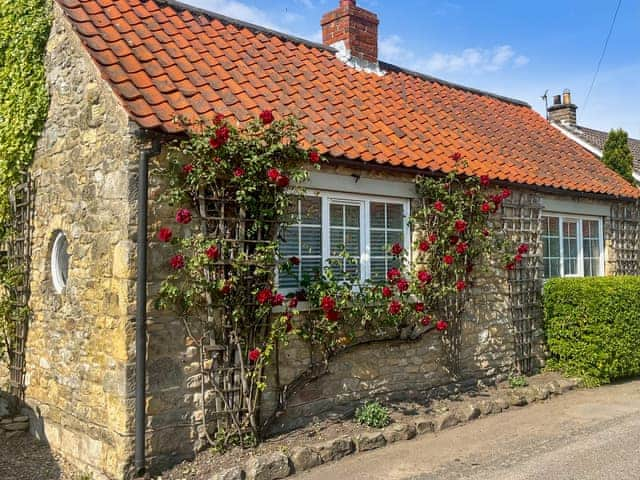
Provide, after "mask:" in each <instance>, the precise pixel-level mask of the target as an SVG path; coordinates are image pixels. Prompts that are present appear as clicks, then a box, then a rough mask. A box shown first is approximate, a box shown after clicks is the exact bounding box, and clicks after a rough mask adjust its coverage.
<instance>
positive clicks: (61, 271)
mask: <svg viewBox="0 0 640 480" xmlns="http://www.w3.org/2000/svg"><path fill="white" fill-rule="evenodd" d="M68 247H69V242H68V241H67V237H66V236H65V234H64V233H62V232H57V233H56V234H55V238H54V240H53V247H52V248H51V279H52V280H53V288H55V290H56V292H57V293H62V291H63V290H64V287H66V286H67V277H68V276H69V253H68V252H67V248H68Z"/></svg>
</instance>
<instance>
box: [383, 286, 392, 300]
mask: <svg viewBox="0 0 640 480" xmlns="http://www.w3.org/2000/svg"><path fill="white" fill-rule="evenodd" d="M382 296H383V297H385V298H389V297H393V290H391V289H390V288H389V287H382Z"/></svg>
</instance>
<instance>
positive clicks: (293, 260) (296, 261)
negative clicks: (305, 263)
mask: <svg viewBox="0 0 640 480" xmlns="http://www.w3.org/2000/svg"><path fill="white" fill-rule="evenodd" d="M289 263H290V264H291V265H300V259H299V258H298V257H291V258H289Z"/></svg>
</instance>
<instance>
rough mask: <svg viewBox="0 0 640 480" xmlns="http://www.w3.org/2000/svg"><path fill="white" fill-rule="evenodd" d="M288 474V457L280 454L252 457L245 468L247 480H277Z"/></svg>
mask: <svg viewBox="0 0 640 480" xmlns="http://www.w3.org/2000/svg"><path fill="white" fill-rule="evenodd" d="M290 473H291V467H290V466H289V457H287V456H286V455H284V454H282V453H270V454H268V455H260V456H258V457H253V458H252V459H251V460H249V461H248V462H247V466H246V474H247V480H277V479H279V478H285V477H288V476H289V474H290Z"/></svg>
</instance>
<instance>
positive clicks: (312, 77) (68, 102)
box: [22, 0, 640, 479]
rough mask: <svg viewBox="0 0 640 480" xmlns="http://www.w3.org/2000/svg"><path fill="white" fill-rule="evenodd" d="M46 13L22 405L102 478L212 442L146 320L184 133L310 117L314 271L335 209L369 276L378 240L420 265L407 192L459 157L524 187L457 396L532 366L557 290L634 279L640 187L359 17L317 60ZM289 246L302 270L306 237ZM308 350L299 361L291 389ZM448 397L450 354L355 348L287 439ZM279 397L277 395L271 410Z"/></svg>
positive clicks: (161, 339) (325, 23)
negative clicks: (320, 158) (314, 423)
mask: <svg viewBox="0 0 640 480" xmlns="http://www.w3.org/2000/svg"><path fill="white" fill-rule="evenodd" d="M53 16H54V20H53V28H52V30H51V35H50V39H49V42H48V46H47V52H46V70H47V81H48V87H49V92H50V96H51V105H50V110H49V115H48V119H47V122H46V126H45V129H44V132H43V134H42V137H41V139H40V141H39V144H38V150H37V154H36V157H35V160H34V163H33V167H32V169H31V176H32V178H33V181H34V183H35V189H34V194H35V195H34V205H33V224H32V226H31V228H32V262H31V272H30V274H31V277H30V278H31V280H30V282H31V297H30V301H29V305H30V307H31V310H32V319H31V322H30V325H29V332H28V338H27V350H26V369H25V371H24V378H23V381H24V382H23V385H22V387H23V389H22V392H23V393H24V398H25V401H26V404H27V405H28V406H29V407H30V408H31V409H32V411H33V418H32V421H31V428H32V430H33V433H34V434H35V435H37V436H38V437H40V438H42V439H44V440H46V441H47V442H49V444H50V445H51V447H52V448H53V449H55V450H57V451H59V452H61V453H62V454H63V455H64V456H65V457H67V458H68V459H69V460H70V461H72V462H74V463H76V464H77V465H79V466H80V467H82V468H85V469H86V468H89V469H91V470H93V471H94V472H95V478H109V479H121V478H125V477H127V476H130V475H132V474H133V472H134V471H135V470H137V469H139V468H141V467H144V466H145V465H146V466H148V467H150V468H154V469H157V468H160V467H162V466H166V465H169V464H171V463H173V462H176V461H178V460H180V459H182V458H187V457H189V456H192V455H193V451H194V445H196V444H197V442H198V440H199V434H198V431H197V428H196V422H197V421H198V411H199V408H198V405H199V402H200V401H201V393H200V388H199V386H200V385H199V379H198V377H197V375H196V372H197V368H196V366H197V356H198V352H197V349H195V348H194V347H193V346H191V345H189V344H188V342H186V337H185V335H184V332H183V331H182V324H181V322H180V321H179V320H178V319H176V318H174V317H172V316H171V314H169V313H168V312H159V311H156V310H155V309H154V307H153V299H154V297H155V295H156V293H157V291H158V287H159V284H160V281H161V280H162V279H163V277H164V275H165V274H166V271H167V270H166V269H167V266H166V257H165V256H164V255H163V252H162V251H161V248H160V246H159V245H158V244H157V242H156V241H155V239H154V238H153V233H154V232H155V231H156V230H157V228H158V227H159V226H160V225H162V224H163V223H164V222H165V221H167V220H168V219H169V218H171V217H172V215H173V212H171V211H168V210H167V209H166V208H165V207H163V206H162V205H160V204H159V203H158V202H157V198H158V195H159V194H160V192H161V191H162V185H161V184H160V183H159V181H158V180H157V179H155V178H154V177H153V176H151V177H150V178H149V176H148V172H147V167H148V166H151V168H153V166H154V165H158V164H161V163H162V162H163V158H164V155H165V153H166V148H165V145H166V143H167V142H168V141H170V140H172V139H175V138H180V136H181V135H183V134H184V132H183V131H182V127H181V126H180V124H179V123H177V122H175V121H174V119H175V118H176V117H177V116H179V115H185V116H188V117H201V118H205V119H211V118H213V116H214V115H215V114H218V113H219V114H222V115H224V116H225V117H226V118H228V119H230V120H232V121H237V122H244V121H246V120H248V119H249V118H252V117H254V116H255V115H256V114H257V113H259V112H260V111H261V110H263V109H267V108H268V109H272V110H273V111H275V112H276V113H277V115H286V114H292V115H295V116H296V117H298V118H299V119H300V121H301V123H302V125H303V126H304V128H305V133H304V135H305V139H306V140H307V142H308V143H309V144H310V145H315V146H317V148H318V149H319V150H320V152H321V153H322V154H324V155H326V156H327V157H328V158H329V159H330V162H329V166H328V167H327V168H325V169H323V171H322V173H313V174H312V176H311V184H310V187H311V188H312V189H314V190H315V191H317V192H318V195H316V196H314V197H313V199H310V200H309V201H310V202H312V203H313V204H314V206H315V207H316V209H315V211H317V212H318V214H317V215H316V216H314V217H313V218H309V219H306V220H305V223H302V222H301V223H299V224H298V225H295V226H294V227H292V228H296V229H298V231H299V232H300V236H301V237H302V236H304V235H306V236H307V237H310V238H314V239H315V242H314V246H313V247H312V249H311V250H308V249H305V252H307V253H305V254H302V255H301V259H302V262H301V266H300V269H301V270H300V271H304V269H305V268H308V267H312V266H314V265H318V264H322V263H323V262H324V261H325V260H326V256H327V251H328V247H327V245H328V242H330V241H331V240H330V237H329V236H328V234H327V232H328V231H329V229H330V228H332V227H333V228H338V227H340V225H333V224H332V220H331V218H329V216H328V215H327V214H326V212H328V211H329V208H331V207H333V208H337V209H348V210H349V212H350V213H351V214H352V215H353V216H354V218H356V219H357V222H356V225H355V226H354V227H353V228H354V229H355V231H357V232H358V235H359V239H360V242H359V243H358V245H359V247H358V248H359V249H360V251H359V252H358V253H359V254H360V257H361V272H362V276H363V278H364V277H367V276H370V275H375V274H376V272H378V271H380V269H381V268H384V264H385V261H386V258H385V254H384V253H382V254H381V255H380V256H375V255H370V250H375V248H376V245H375V240H373V239H374V238H376V235H372V232H374V231H377V232H378V233H379V232H383V233H384V236H385V238H395V239H397V240H398V241H399V242H402V243H404V244H405V245H406V247H407V248H411V241H410V231H409V229H408V226H407V224H406V222H405V221H403V219H406V217H407V216H408V215H409V212H410V210H411V201H412V199H413V198H414V197H415V191H414V186H413V179H414V177H415V176H416V175H418V174H427V175H428V174H437V173H439V172H448V171H450V170H451V169H452V168H453V161H452V160H451V159H450V156H451V155H452V154H453V153H454V152H463V153H464V154H465V156H466V158H467V159H468V160H469V165H468V168H467V172H466V173H469V174H474V175H488V176H489V177H490V178H491V179H492V181H494V182H496V183H497V184H498V185H503V186H508V187H509V188H511V189H512V190H513V191H514V195H513V197H512V198H511V200H510V202H508V203H506V204H505V205H504V210H503V219H504V220H503V221H504V225H505V228H506V229H507V230H508V231H509V232H510V234H511V235H512V236H513V237H514V238H516V239H518V240H519V241H527V242H528V243H529V244H530V245H531V247H532V250H531V258H532V261H531V262H530V267H529V268H527V269H526V270H525V271H523V272H521V275H522V276H521V278H520V281H519V282H518V283H517V284H514V283H510V282H509V281H508V278H507V275H506V274H505V273H504V272H502V273H496V275H495V276H492V277H490V278H485V279H481V280H480V281H479V284H478V285H477V288H476V290H477V291H478V292H477V295H476V297H477V298H476V300H475V301H474V302H473V305H472V308H471V309H470V311H469V314H468V318H466V319H465V322H464V327H463V331H462V346H461V370H462V371H461V375H460V377H459V378H458V379H456V382H458V384H462V385H463V386H464V385H465V384H466V385H470V384H475V382H476V381H478V380H482V381H487V382H488V381H491V380H492V379H495V378H496V377H499V376H501V375H502V376H504V375H505V374H508V373H509V372H510V371H511V370H512V369H513V368H514V362H516V361H517V362H524V363H526V364H528V367H527V368H526V369H529V368H533V367H535V365H536V364H539V362H540V361H541V355H542V354H541V351H540V349H539V320H540V315H539V312H538V311H537V310H536V305H537V302H538V300H539V295H540V288H541V283H542V279H543V278H549V277H554V276H582V275H585V276H587V275H605V274H620V273H637V272H638V259H637V249H638V245H637V239H638V223H637V219H638V217H637V210H636V209H635V202H636V201H637V199H638V197H640V194H639V193H638V190H637V189H635V188H634V187H633V186H631V185H629V184H628V183H626V182H625V181H624V180H623V179H622V178H620V177H618V176H617V175H616V174H615V173H613V172H611V171H609V170H608V169H607V168H606V167H604V166H603V165H602V163H601V162H600V161H599V160H598V159H597V158H596V157H595V156H593V155H592V154H591V153H589V152H587V151H586V150H584V149H583V148H582V147H580V146H579V145H577V144H575V143H574V142H573V141H571V140H570V139H568V138H566V137H565V136H564V135H563V134H562V133H560V132H559V131H558V130H556V129H555V128H553V127H551V126H550V125H549V124H548V123H547V122H546V121H545V119H543V118H542V117H541V116H539V115H538V114H537V113H535V112H534V111H533V110H532V109H531V107H530V106H529V105H527V104H525V103H523V102H521V101H518V100H514V99H510V98H505V97H502V96H499V95H495V94H491V93H488V92H484V91H480V90H476V89H473V88H467V87H463V86H460V85H455V84H451V83H448V82H446V81H443V80H439V79H437V78H433V77H429V76H426V75H423V74H420V73H416V72H411V71H408V70H405V69H403V68H401V67H399V66H396V65H391V64H388V63H384V62H381V61H379V60H378V48H377V41H378V39H377V27H378V18H377V16H376V15H375V14H373V13H371V12H368V11H366V10H364V9H362V8H360V7H359V6H357V5H356V2H355V0H341V1H340V4H339V6H338V8H337V9H336V10H334V11H332V12H330V13H328V14H327V15H325V16H324V17H323V19H322V30H323V37H324V44H316V43H312V42H309V41H306V40H302V39H299V38H294V37H291V36H288V35H285V34H282V33H278V32H274V31H270V30H267V29H265V28H262V27H260V26H256V25H249V24H246V23H243V22H240V21H237V20H233V19H230V18H226V17H223V16H221V15H217V14H215V13H212V12H206V11H202V10H199V9H196V8H191V7H189V6H186V5H184V4H180V3H177V2H174V1H169V0H55V1H54V2H53ZM147 179H149V183H148V184H147ZM147 192H148V195H149V198H148V199H147ZM140 207H142V208H140ZM147 207H148V217H147V214H146V212H147ZM299 208H300V209H302V210H304V209H305V208H306V206H305V205H300V206H299ZM323 212H324V213H323ZM381 218H383V219H385V220H380V219H381ZM301 241H302V240H300V241H299V242H301ZM283 248H285V249H288V250H290V251H292V252H297V253H300V252H301V246H300V244H299V243H295V242H294V241H292V242H291V243H288V244H287V245H285V246H283ZM147 254H148V255H147ZM298 278H299V277H298ZM287 281H288V282H289V283H288V284H287V285H281V287H282V288H295V287H296V286H297V282H298V279H297V278H296V277H293V278H290V279H288V280H287ZM306 354H307V353H306V352H305V350H304V348H303V346H300V345H295V344H292V345H291V348H289V349H288V350H287V351H286V352H284V353H283V358H282V375H283V377H285V378H289V379H291V378H294V376H295V375H296V373H297V371H296V368H297V367H296V365H297V364H298V363H299V362H297V360H298V359H300V358H302V357H304V356H305V355H306ZM145 376H146V381H145ZM452 382H453V379H452V378H451V377H450V375H449V374H448V373H447V371H446V369H444V368H443V366H442V362H441V359H440V346H439V343H438V340H437V339H435V337H429V336H427V337H425V338H424V339H423V340H421V341H420V342H416V343H412V344H402V343H396V344H389V345H383V346H381V345H379V346H370V347H366V349H364V350H352V351H350V352H349V353H348V354H346V355H345V356H343V357H338V358H337V359H336V360H335V362H334V363H333V364H332V365H331V366H330V373H329V374H328V375H326V376H324V377H323V378H322V379H320V380H318V381H317V382H315V383H311V384H310V385H308V386H307V387H305V388H304V389H303V390H301V391H300V392H298V393H297V394H296V395H295V396H294V398H293V399H292V400H291V402H290V403H289V406H290V408H289V410H288V411H287V412H285V413H284V414H283V416H282V421H281V423H282V427H283V428H287V426H289V427H290V426H295V424H296V422H297V421H305V419H308V418H311V417H313V416H314V415H319V414H322V413H326V412H332V411H333V412H336V411H337V412H340V411H343V410H345V409H348V408H350V406H352V405H353V402H354V401H357V400H359V399H361V398H365V397H371V396H379V397H382V398H389V397H392V396H394V395H399V396H407V395H411V394H424V392H427V391H430V390H431V389H433V388H436V387H446V386H448V385H450V384H451V383H452ZM273 400H274V399H273V392H270V391H267V392H265V395H264V404H265V409H267V410H268V409H269V408H273ZM270 405H271V407H270Z"/></svg>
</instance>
